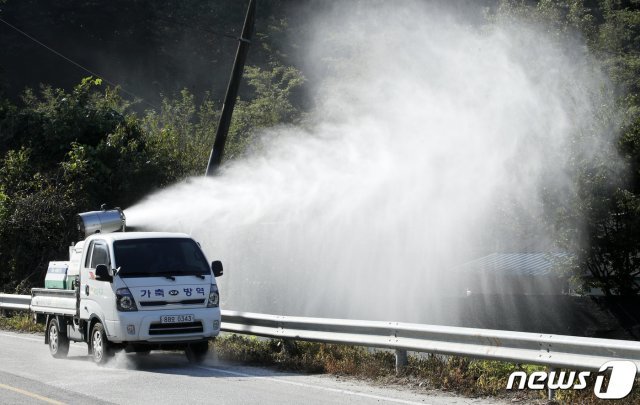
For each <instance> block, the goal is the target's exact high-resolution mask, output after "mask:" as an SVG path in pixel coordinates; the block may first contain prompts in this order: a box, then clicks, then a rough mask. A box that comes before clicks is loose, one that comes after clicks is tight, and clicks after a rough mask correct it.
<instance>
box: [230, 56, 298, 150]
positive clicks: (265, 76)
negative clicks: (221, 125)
mask: <svg viewBox="0 0 640 405" xmlns="http://www.w3.org/2000/svg"><path fill="white" fill-rule="evenodd" d="M244 78H245V80H246V81H247V82H248V83H249V85H250V86H251V87H253V89H254V97H253V98H252V100H251V101H243V100H239V101H238V102H237V103H236V108H235V111H234V115H233V121H232V124H231V128H230V130H229V146H228V147H227V149H226V155H227V157H228V158H229V159H233V158H237V157H239V156H242V155H243V154H244V153H245V152H247V151H248V150H249V149H250V148H255V147H257V146H259V143H258V142H257V130H259V129H261V128H269V127H274V126H277V125H280V124H284V123H293V122H296V121H297V120H299V119H300V116H301V111H300V109H299V108H298V107H296V106H294V105H293V103H292V97H293V96H294V94H295V92H296V91H297V90H298V89H299V88H300V87H301V86H302V85H303V84H304V82H305V78H304V76H303V75H302V73H301V72H300V71H299V70H297V69H295V68H293V67H291V66H282V65H280V64H277V63H274V64H272V66H271V69H270V70H263V69H260V68H258V67H254V66H248V67H246V69H245V74H244Z"/></svg>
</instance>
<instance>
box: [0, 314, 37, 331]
mask: <svg viewBox="0 0 640 405" xmlns="http://www.w3.org/2000/svg"><path fill="white" fill-rule="evenodd" d="M0 329H4V330H13V331H17V332H30V333H34V332H44V325H42V324H36V323H35V322H33V318H32V317H31V315H30V314H29V313H26V312H13V313H11V312H7V313H5V314H3V315H0Z"/></svg>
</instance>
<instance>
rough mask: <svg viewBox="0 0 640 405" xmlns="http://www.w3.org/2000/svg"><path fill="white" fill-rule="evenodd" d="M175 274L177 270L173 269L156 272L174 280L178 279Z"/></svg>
mask: <svg viewBox="0 0 640 405" xmlns="http://www.w3.org/2000/svg"><path fill="white" fill-rule="evenodd" d="M174 274H175V272H173V271H159V272H157V273H154V275H158V276H164V278H167V279H169V280H172V281H176V277H175V276H174Z"/></svg>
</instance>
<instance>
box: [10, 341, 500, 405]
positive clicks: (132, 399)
mask: <svg viewBox="0 0 640 405" xmlns="http://www.w3.org/2000/svg"><path fill="white" fill-rule="evenodd" d="M212 357H213V356H212ZM107 403H110V404H210V403H216V404H305V405H310V404H434V405H440V404H487V403H496V402H495V401H491V400H490V399H468V398H464V397H458V396H454V395H451V394H446V393H424V392H414V391H412V390H410V389H409V388H403V387H382V386H378V385H372V384H369V383H366V382H362V381H357V380H352V379H346V380H345V379H343V378H336V377H334V376H328V375H303V374H296V373H283V372H277V371H274V370H271V369H267V368H260V367H246V366H238V365H230V364H225V363H222V362H219V361H216V360H215V359H213V358H211V359H208V360H207V361H205V363H203V364H202V365H199V366H195V365H191V364H189V363H188V362H187V360H186V357H185V356H184V355H183V354H182V353H177V352H152V353H151V354H150V355H148V356H138V355H136V354H125V353H119V354H117V355H116V356H115V357H114V358H113V359H112V360H111V361H110V362H109V363H108V364H107V365H105V366H103V367H100V366H97V365H96V364H94V363H93V362H92V360H91V358H90V357H89V356H88V355H87V346H86V345H85V344H81V343H72V344H71V347H70V350H69V356H68V357H67V358H66V359H54V358H53V357H52V356H51V355H50V354H49V348H48V347H47V346H46V345H45V344H44V337H43V336H42V335H34V334H19V333H12V332H6V331H0V404H21V405H28V404H107Z"/></svg>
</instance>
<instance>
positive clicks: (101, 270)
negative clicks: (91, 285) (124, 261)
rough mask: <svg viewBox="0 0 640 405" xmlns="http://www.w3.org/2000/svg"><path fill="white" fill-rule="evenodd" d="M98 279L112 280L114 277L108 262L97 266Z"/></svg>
mask: <svg viewBox="0 0 640 405" xmlns="http://www.w3.org/2000/svg"><path fill="white" fill-rule="evenodd" d="M96 280H100V281H108V282H112V281H113V277H112V276H111V274H109V268H108V267H107V265H106V264H99V265H97V266H96Z"/></svg>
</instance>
